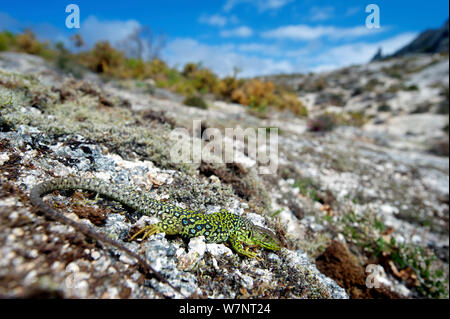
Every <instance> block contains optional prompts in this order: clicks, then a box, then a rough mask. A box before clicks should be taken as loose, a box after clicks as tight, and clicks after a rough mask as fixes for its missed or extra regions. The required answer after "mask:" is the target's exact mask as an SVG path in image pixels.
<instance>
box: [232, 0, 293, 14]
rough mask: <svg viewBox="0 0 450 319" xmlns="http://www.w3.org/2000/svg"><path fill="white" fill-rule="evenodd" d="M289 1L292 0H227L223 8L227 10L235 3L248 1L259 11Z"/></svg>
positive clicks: (271, 8)
mask: <svg viewBox="0 0 450 319" xmlns="http://www.w3.org/2000/svg"><path fill="white" fill-rule="evenodd" d="M290 2H292V0H227V1H226V2H225V5H224V6H223V10H224V11H225V12H229V11H231V10H232V9H233V8H234V7H236V6H237V5H240V4H244V3H248V4H251V5H253V6H255V7H257V8H258V10H259V11H260V12H264V11H268V10H276V9H279V8H282V7H284V6H285V5H287V4H288V3H290Z"/></svg>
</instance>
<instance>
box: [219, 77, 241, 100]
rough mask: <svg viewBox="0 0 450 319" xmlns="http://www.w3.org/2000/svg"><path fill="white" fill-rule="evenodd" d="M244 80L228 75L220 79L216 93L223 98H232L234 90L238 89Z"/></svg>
mask: <svg viewBox="0 0 450 319" xmlns="http://www.w3.org/2000/svg"><path fill="white" fill-rule="evenodd" d="M243 83H244V80H238V79H236V78H235V77H232V76H227V77H225V78H223V79H222V80H220V81H219V82H218V84H217V87H216V93H217V95H219V96H220V97H222V98H225V99H231V97H232V94H233V91H235V90H237V89H238V88H239V87H240V86H242V84H243Z"/></svg>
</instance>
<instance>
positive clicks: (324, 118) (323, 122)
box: [307, 113, 337, 132]
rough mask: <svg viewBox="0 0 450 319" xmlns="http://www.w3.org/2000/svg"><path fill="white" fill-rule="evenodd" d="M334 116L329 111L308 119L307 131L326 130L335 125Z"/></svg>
mask: <svg viewBox="0 0 450 319" xmlns="http://www.w3.org/2000/svg"><path fill="white" fill-rule="evenodd" d="M336 124H337V123H336V117H335V116H334V115H333V114H331V113H324V114H321V115H318V116H316V117H315V118H312V119H310V120H308V122H307V127H308V131H311V132H327V131H331V130H332V129H334V127H335V126H336Z"/></svg>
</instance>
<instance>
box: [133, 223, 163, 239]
mask: <svg viewBox="0 0 450 319" xmlns="http://www.w3.org/2000/svg"><path fill="white" fill-rule="evenodd" d="M144 232H145V234H144V236H142V240H144V239H145V238H147V237H149V236H152V235H154V234H157V233H160V232H161V230H160V228H159V226H158V224H152V225H148V226H145V227H144V228H142V229H141V230H139V231H138V232H137V233H136V234H134V235H133V236H131V238H130V241H132V240H134V239H135V238H136V237H137V236H139V235H140V234H142V233H144Z"/></svg>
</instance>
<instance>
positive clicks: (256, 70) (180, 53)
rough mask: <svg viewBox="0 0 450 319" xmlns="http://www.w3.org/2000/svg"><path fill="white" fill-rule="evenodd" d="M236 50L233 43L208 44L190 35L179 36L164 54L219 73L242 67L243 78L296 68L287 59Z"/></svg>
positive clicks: (174, 61) (177, 62)
mask: <svg viewBox="0 0 450 319" xmlns="http://www.w3.org/2000/svg"><path fill="white" fill-rule="evenodd" d="M236 49H237V48H236V46H235V45H233V44H226V45H207V44H203V43H200V42H198V41H197V40H195V39H191V38H178V39H174V40H173V41H170V42H169V43H168V45H167V47H166V48H165V50H164V51H163V54H162V57H163V59H165V60H166V61H167V62H168V63H169V64H170V65H172V66H174V65H184V64H186V63H188V62H202V64H203V65H204V66H205V67H208V68H210V69H212V70H214V72H216V73H217V74H219V75H220V76H226V75H231V74H233V69H234V68H235V67H238V68H240V69H241V70H242V73H240V74H239V75H240V76H243V77H251V76H256V75H262V74H275V73H288V72H292V70H293V65H292V64H291V63H290V62H289V61H287V60H277V59H272V58H260V57H255V56H250V55H247V54H239V53H238V52H237V50H236Z"/></svg>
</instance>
